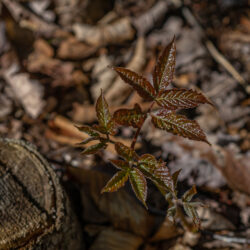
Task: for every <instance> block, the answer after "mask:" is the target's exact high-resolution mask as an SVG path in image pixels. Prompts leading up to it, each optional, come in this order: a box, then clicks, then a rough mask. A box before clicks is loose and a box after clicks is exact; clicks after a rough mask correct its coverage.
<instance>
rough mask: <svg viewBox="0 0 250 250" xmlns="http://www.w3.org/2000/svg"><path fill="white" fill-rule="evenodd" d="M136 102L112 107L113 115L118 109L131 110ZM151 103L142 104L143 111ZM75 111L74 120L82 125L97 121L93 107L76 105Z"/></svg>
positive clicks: (73, 113)
mask: <svg viewBox="0 0 250 250" xmlns="http://www.w3.org/2000/svg"><path fill="white" fill-rule="evenodd" d="M134 104H135V102H130V103H129V105H127V104H124V105H120V106H113V107H112V106H111V107H110V111H111V113H113V112H115V111H116V110H117V109H131V108H133V107H134ZM150 105H151V103H150V102H145V103H140V106H141V108H142V110H147V109H148V108H149V107H150ZM73 106H74V110H73V112H72V117H73V120H74V121H76V122H80V123H91V122H94V121H96V120H97V117H96V113H95V107H94V106H93V105H80V104H78V103H74V104H73Z"/></svg>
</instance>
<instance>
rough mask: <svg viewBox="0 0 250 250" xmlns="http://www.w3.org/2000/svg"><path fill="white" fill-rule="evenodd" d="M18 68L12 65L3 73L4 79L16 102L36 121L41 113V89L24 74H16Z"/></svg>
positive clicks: (37, 83) (42, 105)
mask: <svg viewBox="0 0 250 250" xmlns="http://www.w3.org/2000/svg"><path fill="white" fill-rule="evenodd" d="M17 71H18V66H17V65H16V64H13V65H12V66H11V67H10V68H9V69H8V70H6V71H5V72H3V76H4V79H5V80H6V82H7V83H8V84H9V85H10V87H11V90H12V91H13V93H14V96H15V97H16V99H17V101H18V102H20V103H21V104H22V106H23V108H24V109H25V111H26V112H27V114H28V115H29V116H31V118H33V119H36V118H37V117H38V116H39V115H40V113H41V112H42V110H43V108H44V106H45V102H44V100H43V87H42V85H40V83H39V82H38V81H37V80H31V79H30V78H29V75H28V74H26V73H16V72H17Z"/></svg>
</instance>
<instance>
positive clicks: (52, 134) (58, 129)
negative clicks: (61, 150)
mask: <svg viewBox="0 0 250 250" xmlns="http://www.w3.org/2000/svg"><path fill="white" fill-rule="evenodd" d="M49 127H50V129H47V130H46V132H45V136H46V137H47V138H49V139H52V140H54V141H57V142H59V143H62V144H69V145H72V146H76V145H75V144H76V143H80V142H81V141H83V140H84V139H86V138H88V135H87V134H85V133H82V132H80V131H79V130H78V129H77V128H76V127H75V126H74V124H73V123H72V122H71V121H69V120H68V119H67V118H65V117H63V116H59V115H58V116H56V117H55V118H54V119H53V120H51V121H50V122H49ZM111 139H113V140H119V141H121V142H122V143H123V144H125V145H129V144H130V140H128V139H123V138H119V137H116V138H114V137H112V136H111ZM94 144H96V142H95V141H91V142H89V143H87V144H85V146H86V147H89V146H91V145H94ZM140 146H141V145H140V143H137V144H136V148H139V147H140ZM107 150H108V151H109V152H111V153H113V154H116V151H115V149H114V145H113V144H109V145H108V147H107Z"/></svg>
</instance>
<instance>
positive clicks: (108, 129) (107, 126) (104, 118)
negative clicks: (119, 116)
mask: <svg viewBox="0 0 250 250" xmlns="http://www.w3.org/2000/svg"><path fill="white" fill-rule="evenodd" d="M96 115H97V119H98V122H99V124H100V126H95V129H96V130H98V131H99V132H101V133H113V132H114V125H115V124H114V121H113V120H112V116H111V114H110V112H109V108H108V103H107V101H106V100H105V98H104V96H103V93H102V92H101V94H100V96H99V98H98V99H97V102H96ZM102 131H103V132H102Z"/></svg>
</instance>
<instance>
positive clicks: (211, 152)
mask: <svg viewBox="0 0 250 250" xmlns="http://www.w3.org/2000/svg"><path fill="white" fill-rule="evenodd" d="M248 6H249V1H247V0H230V1H229V0H220V1H211V0H203V1H189V0H184V1H180V0H168V1H157V0H126V1H125V0H124V1H123V0H105V1H103V0H92V1H90V0H81V1H80V0H44V1H38V0H34V1H28V0H18V1H11V0H2V1H1V3H0V106H1V108H0V133H1V136H3V137H8V138H15V139H23V140H27V141H29V142H31V143H33V144H34V145H36V147H37V148H38V150H39V151H40V152H41V153H42V154H43V155H44V157H45V158H46V159H47V160H48V162H49V163H50V164H51V165H52V167H53V168H54V169H55V171H56V172H57V174H58V176H59V177H60V179H61V181H62V183H63V184H64V185H65V187H66V189H67V190H68V193H69V196H70V197H71V199H72V202H74V203H75V209H76V212H77V215H78V218H79V220H80V221H81V223H82V230H83V234H84V238H85V239H86V246H87V248H89V249H92V250H94V249H113V250H115V249H119V250H123V249H124V250H133V249H143V250H156V249H171V250H178V249H180V250H182V249H183V250H189V249H199V250H200V249H225V250H226V249H247V246H248V247H249V244H250V229H249V226H250V185H249V184H250V132H249V127H250V119H249V117H250V106H249V105H250V97H249V93H250V86H249V85H248V83H249V80H250V8H249V7H248ZM174 36H175V37H176V47H177V58H176V71H175V78H174V80H173V83H172V84H171V87H177V88H186V89H195V90H198V91H201V92H202V93H204V94H205V95H206V96H207V97H208V98H209V99H210V100H211V101H212V102H213V103H214V105H215V107H216V108H213V107H211V106H209V105H203V106H201V107H199V108H196V109H192V110H187V111H182V113H183V114H185V115H187V116H188V117H189V118H190V119H196V121H198V122H199V124H200V126H201V128H202V129H203V130H204V131H205V133H206V135H207V138H208V140H209V141H210V142H211V144H212V146H208V145H206V144H205V143H203V142H196V141H189V140H187V139H183V138H179V137H177V136H173V135H170V134H168V133H166V132H164V131H161V130H158V129H155V128H153V127H152V126H151V125H149V124H147V125H145V126H144V127H143V129H142V134H141V137H140V138H139V143H138V144H137V150H138V153H140V154H143V153H148V152H150V153H151V154H153V155H155V156H156V157H158V158H159V157H162V158H163V160H165V161H166V162H167V165H168V167H169V168H170V170H171V172H174V171H176V170H178V169H182V171H181V174H180V177H179V184H178V188H179V190H180V193H182V192H184V191H185V190H187V188H189V187H191V186H192V185H193V184H195V185H196V186H197V191H198V194H197V195H196V198H195V199H196V200H197V201H201V202H202V203H204V204H205V206H204V207H201V208H200V209H199V211H198V212H199V216H200V218H201V221H202V223H201V225H202V229H201V230H200V232H198V233H191V232H187V231H185V230H183V229H182V227H181V226H180V225H179V224H178V223H177V224H172V223H171V222H170V221H169V220H168V218H167V217H166V209H167V204H166V201H164V199H163V198H162V197H161V194H160V193H159V191H158V190H157V189H156V188H155V187H154V186H153V185H152V184H151V183H150V184H149V196H148V199H147V204H148V207H149V210H146V209H144V208H143V206H142V205H141V204H140V203H139V202H138V201H137V200H136V198H135V197H134V195H133V193H132V192H131V188H130V186H129V185H128V186H125V188H123V189H121V190H119V191H118V192H116V193H111V194H100V190H101V189H102V187H103V186H104V185H105V183H106V181H107V179H108V178H109V177H110V176H111V174H112V173H114V168H113V167H112V166H111V164H110V163H109V161H108V159H110V158H114V157H115V154H114V149H113V148H112V147H111V148H107V150H106V151H105V152H101V153H99V154H98V155H97V156H92V155H91V156H82V155H81V154H80V153H81V149H80V148H79V147H77V146H76V144H77V143H79V142H81V141H82V140H83V139H85V138H86V137H85V134H83V133H80V132H79V131H78V130H77V129H76V128H75V127H74V125H75V124H90V125H91V124H94V123H95V122H96V115H95V101H96V99H97V97H98V96H99V94H100V89H102V90H103V92H104V95H105V97H106V99H107V100H108V102H109V106H110V107H111V111H112V112H113V111H114V110H116V109H117V108H118V107H119V108H121V107H130V108H131V107H133V105H134V103H140V105H141V106H142V107H144V106H146V104H145V103H143V101H142V99H141V98H140V97H139V96H138V95H137V94H136V93H134V92H131V88H130V87H129V86H128V85H126V84H125V83H124V82H122V81H121V80H120V79H119V78H118V76H117V74H116V73H115V72H114V71H112V69H110V68H108V67H107V66H109V65H115V66H123V67H127V68H129V69H131V70H133V71H136V72H139V73H141V74H143V75H144V76H146V77H148V79H150V81H151V80H152V79H151V74H152V72H153V69H154V66H155V64H156V61H157V58H158V56H159V53H160V51H161V50H162V48H164V46H166V45H167V44H168V43H169V42H170V41H171V40H172V38H173V37H174ZM133 132H134V131H133V129H130V128H123V127H121V128H119V134H118V135H119V137H120V139H122V140H123V141H124V143H125V144H129V143H130V140H131V139H130V138H131V136H132V135H133Z"/></svg>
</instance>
